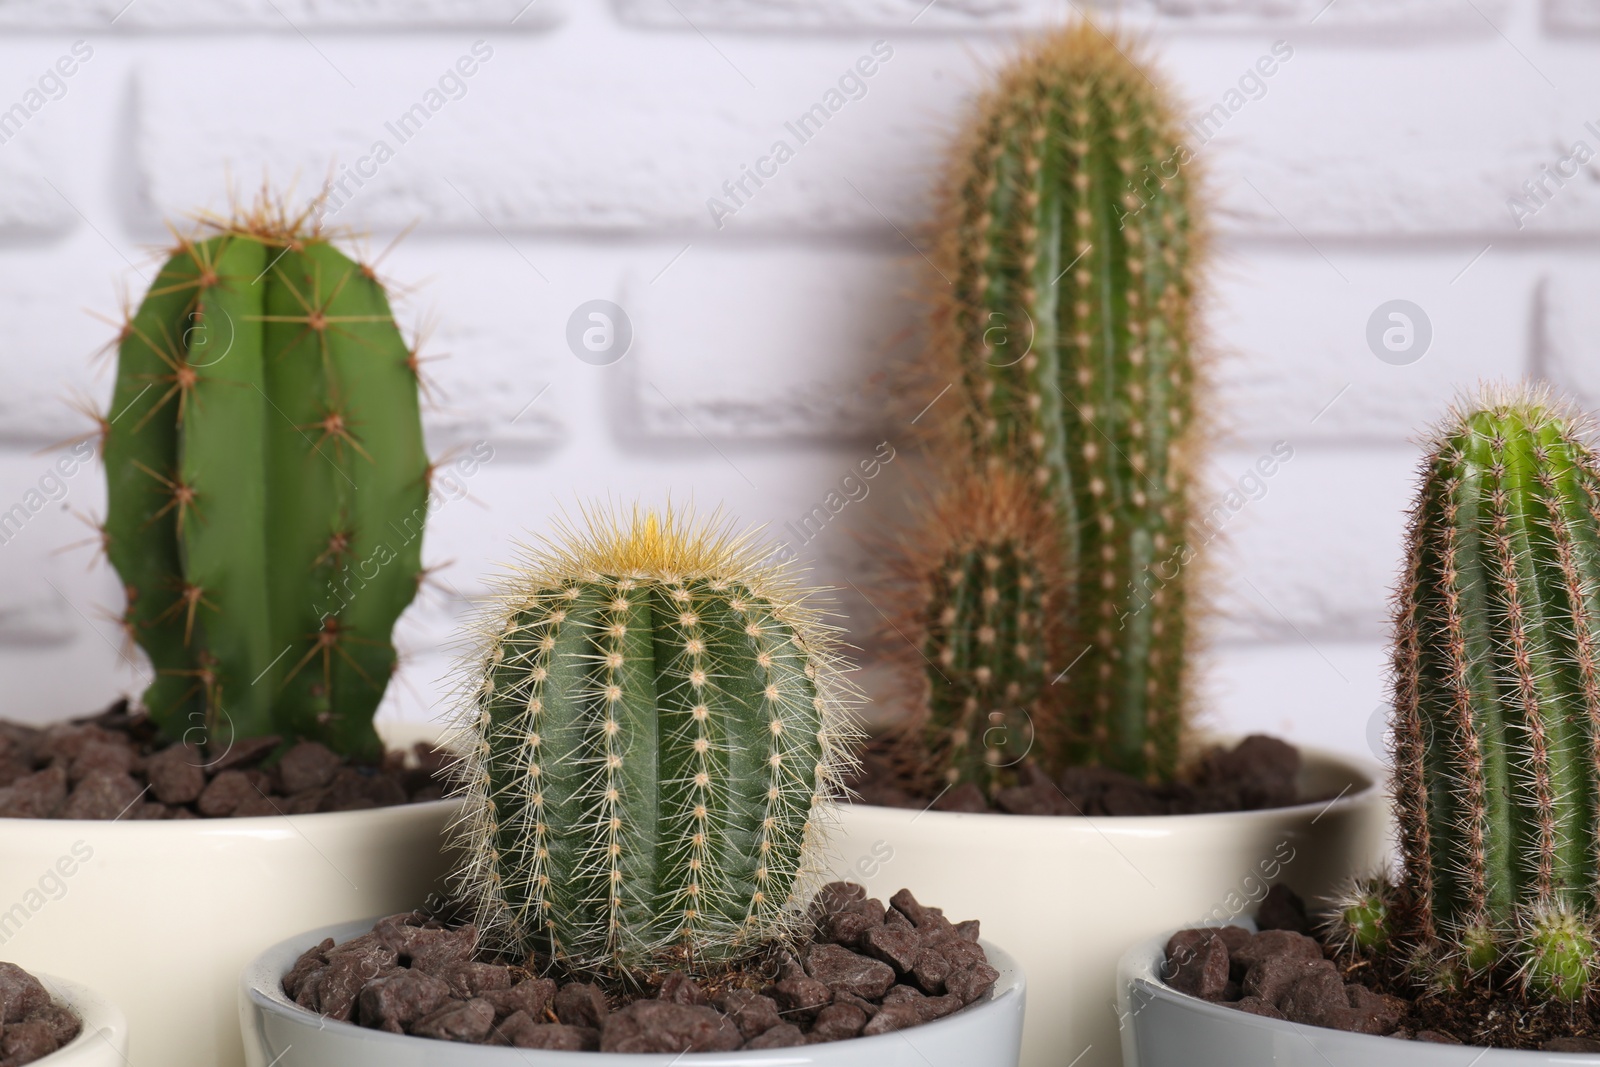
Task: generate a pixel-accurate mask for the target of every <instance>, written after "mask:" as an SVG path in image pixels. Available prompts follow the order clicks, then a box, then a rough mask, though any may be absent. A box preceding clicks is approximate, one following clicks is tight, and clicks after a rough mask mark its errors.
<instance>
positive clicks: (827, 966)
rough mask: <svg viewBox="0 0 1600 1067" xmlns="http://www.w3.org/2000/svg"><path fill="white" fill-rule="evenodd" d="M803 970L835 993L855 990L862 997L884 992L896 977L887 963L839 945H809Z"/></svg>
mask: <svg viewBox="0 0 1600 1067" xmlns="http://www.w3.org/2000/svg"><path fill="white" fill-rule="evenodd" d="M806 973H807V974H809V975H810V976H811V977H812V978H815V979H816V980H817V981H819V982H821V983H822V984H823V985H825V986H827V987H828V989H829V990H831V991H832V992H834V993H854V994H855V995H856V996H858V997H861V998H863V999H865V1000H873V999H876V998H878V997H881V996H883V995H884V994H885V993H887V992H888V991H889V987H890V986H892V985H894V978H895V973H894V968H893V967H890V966H889V965H888V964H887V963H884V962H882V961H881V960H875V959H871V958H870V957H867V956H862V955H859V954H857V953H855V952H851V951H850V950H849V949H847V948H844V947H843V946H841V945H812V946H811V949H810V951H808V952H807V953H806ZM830 999H831V998H830Z"/></svg>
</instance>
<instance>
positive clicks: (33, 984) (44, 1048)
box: [0, 963, 82, 1067]
mask: <svg viewBox="0 0 1600 1067" xmlns="http://www.w3.org/2000/svg"><path fill="white" fill-rule="evenodd" d="M81 1028H82V1027H81V1024H80V1023H79V1022H78V1017H77V1016H76V1015H74V1014H72V1012H70V1011H68V1010H67V1009H66V1008H63V1007H61V1006H59V1005H57V1004H53V1003H51V1001H50V994H49V992H48V991H46V990H45V988H44V986H43V985H41V984H40V983H39V981H38V979H36V978H34V977H33V975H31V974H29V973H28V972H26V971H24V970H23V969H22V968H21V967H18V966H17V965H16V964H14V963H0V1064H3V1065H4V1067H22V1065H23V1064H26V1063H33V1062H34V1061H35V1060H40V1059H43V1058H44V1057H46V1056H48V1055H50V1054H51V1053H53V1052H55V1051H56V1050H57V1049H59V1048H61V1047H62V1046H63V1045H66V1044H68V1043H69V1042H71V1041H72V1040H73V1039H74V1038H76V1037H77V1036H78V1031H79V1030H80V1029H81Z"/></svg>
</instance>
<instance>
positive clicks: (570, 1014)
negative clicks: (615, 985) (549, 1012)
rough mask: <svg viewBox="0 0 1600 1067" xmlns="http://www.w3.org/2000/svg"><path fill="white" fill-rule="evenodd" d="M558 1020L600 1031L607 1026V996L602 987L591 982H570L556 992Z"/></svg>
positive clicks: (569, 1024) (555, 1005)
mask: <svg viewBox="0 0 1600 1067" xmlns="http://www.w3.org/2000/svg"><path fill="white" fill-rule="evenodd" d="M554 1007H555V1013H556V1018H557V1019H559V1020H561V1021H562V1022H564V1023H566V1024H567V1025H568V1026H586V1027H588V1028H589V1029H591V1030H599V1029H602V1028H603V1027H604V1026H605V1021H606V1016H607V1015H608V1014H610V1012H609V1009H608V1008H607V1007H606V995H605V994H604V993H602V992H601V991H600V987H599V986H597V985H593V984H591V983H589V982H568V983H567V984H566V985H564V986H562V987H561V988H560V989H559V990H557V991H556V995H555V1004H554Z"/></svg>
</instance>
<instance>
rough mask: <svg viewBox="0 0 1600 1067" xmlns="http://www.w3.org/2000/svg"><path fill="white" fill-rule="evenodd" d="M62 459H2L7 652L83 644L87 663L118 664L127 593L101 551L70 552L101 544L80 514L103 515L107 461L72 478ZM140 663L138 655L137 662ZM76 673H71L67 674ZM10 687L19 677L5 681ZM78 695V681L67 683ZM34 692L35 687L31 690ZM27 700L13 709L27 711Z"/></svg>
mask: <svg viewBox="0 0 1600 1067" xmlns="http://www.w3.org/2000/svg"><path fill="white" fill-rule="evenodd" d="M58 458H59V454H58V453H51V454H30V453H26V451H11V450H6V451H3V453H0V587H3V589H6V597H5V605H3V606H0V648H5V646H19V648H32V649H35V651H42V653H43V651H48V649H51V648H58V646H69V645H77V649H78V651H80V653H82V654H83V656H85V659H86V662H94V661H106V659H107V657H109V659H117V651H115V648H112V646H109V645H106V643H104V641H102V638H101V637H96V635H94V633H96V632H98V633H101V635H102V637H104V638H107V640H110V641H112V643H115V640H117V637H118V630H117V627H115V624H114V622H110V621H109V613H115V611H120V608H122V600H120V587H118V584H117V581H115V576H114V574H112V573H110V568H109V566H106V565H104V558H102V557H101V558H99V560H98V561H96V563H94V565H93V566H90V563H91V560H94V549H93V545H82V547H77V549H74V550H70V552H66V550H64V549H66V547H67V545H72V544H74V542H83V541H86V539H93V537H94V531H93V530H90V526H88V525H86V523H82V522H78V518H77V515H93V514H102V512H104V499H106V486H104V475H102V472H101V467H99V462H98V461H94V459H93V458H91V459H90V461H88V462H77V461H74V462H69V466H67V470H69V474H66V475H62V470H61V469H56V467H54V462H56V459H58ZM134 659H136V657H134ZM67 673H70V672H67ZM5 677H6V680H8V683H10V681H11V680H13V675H5ZM58 681H61V686H62V688H64V689H69V691H70V689H77V688H78V685H77V681H78V680H77V678H70V680H69V678H59V680H58ZM24 688H30V686H24ZM22 705H24V701H22V697H21V696H16V694H13V696H8V707H14V709H19V712H21V709H22Z"/></svg>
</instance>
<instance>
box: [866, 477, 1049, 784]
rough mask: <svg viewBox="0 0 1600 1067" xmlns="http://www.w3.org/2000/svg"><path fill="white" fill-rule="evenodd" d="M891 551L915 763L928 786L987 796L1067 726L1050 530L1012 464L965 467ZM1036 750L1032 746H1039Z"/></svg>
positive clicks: (1034, 496) (1035, 498)
mask: <svg viewBox="0 0 1600 1067" xmlns="http://www.w3.org/2000/svg"><path fill="white" fill-rule="evenodd" d="M917 510H918V512H919V514H918V518H917V521H916V524H915V525H914V526H913V527H911V528H910V529H909V530H908V531H907V532H906V533H905V535H904V536H903V537H902V539H901V541H900V543H899V544H898V545H897V546H896V548H895V551H894V552H892V553H891V554H890V556H889V559H890V560H891V561H892V562H891V566H892V568H893V572H894V574H893V595H894V600H895V609H896V610H895V621H894V622H893V628H894V630H895V631H896V633H895V634H892V635H888V636H890V637H891V639H893V638H895V637H899V638H900V639H899V640H891V644H890V647H891V648H895V649H899V650H902V651H901V656H900V659H901V666H902V668H903V674H904V675H905V677H906V678H907V680H908V684H909V685H910V686H913V687H915V689H916V690H917V691H920V692H922V694H923V700H922V701H921V702H920V703H921V706H923V707H925V708H926V714H925V715H924V716H923V717H922V718H921V721H920V722H919V723H918V727H917V728H918V730H919V731H920V734H921V744H919V745H916V746H913V747H914V750H915V755H914V756H912V757H911V759H910V762H911V763H912V764H913V765H914V770H915V771H916V773H917V776H918V777H919V778H926V779H929V781H927V782H926V783H925V784H926V785H928V786H931V787H932V788H934V789H940V788H943V787H946V786H951V785H956V784H959V783H963V782H970V783H972V784H974V785H977V786H978V787H979V788H980V789H983V790H984V791H985V792H986V793H989V794H993V793H994V792H995V791H996V790H998V789H1000V788H1002V787H1003V786H1006V785H1010V784H1013V782H1014V781H1015V779H1016V770H1017V767H1018V766H1019V764H1020V763H1021V762H1022V761H1023V760H1024V759H1026V758H1028V757H1030V756H1034V755H1037V754H1039V753H1042V752H1045V751H1047V750H1048V749H1049V747H1050V745H1051V742H1052V741H1053V740H1054V739H1055V738H1056V736H1057V734H1058V733H1059V731H1060V730H1061V729H1062V723H1061V721H1060V717H1061V706H1060V696H1061V693H1062V691H1061V690H1060V689H1059V688H1054V689H1053V688H1052V685H1051V682H1052V680H1053V668H1052V665H1055V667H1054V669H1056V670H1059V669H1060V666H1062V665H1061V664H1057V660H1058V658H1059V656H1060V654H1061V645H1062V628H1061V625H1060V613H1059V610H1058V605H1057V604H1056V602H1055V598H1056V597H1058V596H1060V595H1061V593H1062V592H1063V584H1062V581H1061V578H1060V572H1059V562H1058V558H1057V546H1056V541H1055V536H1054V530H1053V527H1052V526H1051V523H1050V519H1049V515H1048V513H1047V511H1046V510H1045V509H1044V508H1043V507H1041V505H1040V502H1039V500H1038V496H1037V494H1035V493H1034V492H1033V491H1032V490H1031V488H1030V487H1029V486H1028V485H1027V484H1026V482H1024V481H1023V479H1021V478H1020V477H1019V476H1017V475H1015V474H1013V473H1012V472H1010V471H1006V470H998V471H993V472H969V473H967V474H965V475H962V476H960V477H959V479H958V480H957V482H956V483H955V484H954V485H953V486H950V487H948V488H947V489H946V490H945V491H944V492H942V493H940V494H938V495H937V496H936V497H934V498H932V499H930V500H928V501H926V502H925V503H924V504H923V505H921V506H920V507H919V508H918V509H917ZM1036 750H1037V751H1036Z"/></svg>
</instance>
